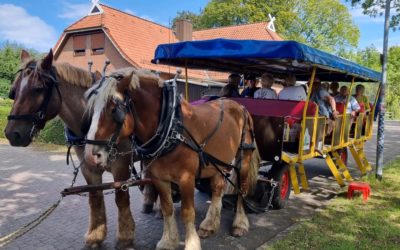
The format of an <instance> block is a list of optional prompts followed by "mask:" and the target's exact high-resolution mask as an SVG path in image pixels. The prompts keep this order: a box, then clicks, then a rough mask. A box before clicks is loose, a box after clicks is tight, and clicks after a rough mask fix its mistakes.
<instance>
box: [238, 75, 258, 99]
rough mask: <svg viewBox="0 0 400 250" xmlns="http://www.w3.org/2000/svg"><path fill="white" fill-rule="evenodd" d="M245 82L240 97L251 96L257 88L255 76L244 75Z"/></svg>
mask: <svg viewBox="0 0 400 250" xmlns="http://www.w3.org/2000/svg"><path fill="white" fill-rule="evenodd" d="M244 80H245V83H246V88H245V89H244V90H243V92H242V94H241V96H242V97H247V98H249V97H250V98H253V97H254V93H255V92H256V91H257V90H258V89H259V88H258V87H257V86H256V85H257V82H256V77H255V76H254V75H250V74H249V75H246V76H245V79H244Z"/></svg>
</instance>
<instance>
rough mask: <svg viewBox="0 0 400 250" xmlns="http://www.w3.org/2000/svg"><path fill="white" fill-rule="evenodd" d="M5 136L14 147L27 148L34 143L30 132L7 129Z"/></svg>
mask: <svg viewBox="0 0 400 250" xmlns="http://www.w3.org/2000/svg"><path fill="white" fill-rule="evenodd" d="M4 134H5V135H6V138H7V139H8V141H9V142H10V144H11V146H13V147H26V146H28V145H29V144H30V143H31V142H32V138H31V136H30V131H29V130H27V131H23V130H19V129H9V128H8V127H6V129H5V130H4Z"/></svg>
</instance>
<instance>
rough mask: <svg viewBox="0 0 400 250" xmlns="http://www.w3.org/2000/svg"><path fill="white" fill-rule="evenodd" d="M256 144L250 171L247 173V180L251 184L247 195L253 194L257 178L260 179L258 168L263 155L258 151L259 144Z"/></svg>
mask: <svg viewBox="0 0 400 250" xmlns="http://www.w3.org/2000/svg"><path fill="white" fill-rule="evenodd" d="M254 144H255V149H254V150H253V153H252V155H251V159H250V162H249V173H248V175H247V182H248V184H249V189H248V192H247V195H253V194H254V191H255V189H256V185H257V180H258V170H259V167H260V162H261V157H260V154H259V152H258V148H257V144H256V143H254Z"/></svg>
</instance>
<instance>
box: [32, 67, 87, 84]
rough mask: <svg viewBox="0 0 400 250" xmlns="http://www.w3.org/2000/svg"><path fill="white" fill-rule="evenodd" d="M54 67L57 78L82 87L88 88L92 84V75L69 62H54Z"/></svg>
mask: <svg viewBox="0 0 400 250" xmlns="http://www.w3.org/2000/svg"><path fill="white" fill-rule="evenodd" d="M39 65H40V64H39ZM54 67H55V68H56V71H57V74H58V76H59V78H61V79H63V80H64V82H66V83H69V84H71V85H74V86H78V87H84V88H90V87H91V86H92V84H93V79H92V75H91V74H90V73H89V72H88V71H85V70H83V69H80V68H77V67H74V66H72V65H70V64H69V63H55V64H54Z"/></svg>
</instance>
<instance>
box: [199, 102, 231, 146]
mask: <svg viewBox="0 0 400 250" xmlns="http://www.w3.org/2000/svg"><path fill="white" fill-rule="evenodd" d="M219 103H220V113H219V119H218V122H217V125H216V126H215V127H214V130H213V131H212V132H211V133H210V134H208V136H207V137H206V139H204V142H203V143H202V144H201V145H200V146H201V147H202V148H204V147H205V146H206V145H207V143H208V141H209V140H210V139H211V138H212V137H213V136H214V134H215V133H216V132H217V131H218V130H219V128H220V127H221V124H222V121H223V119H224V113H225V112H224V102H223V100H222V99H219Z"/></svg>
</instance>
